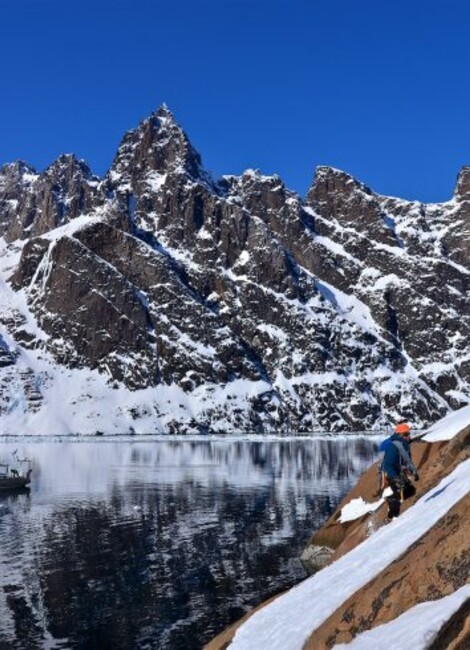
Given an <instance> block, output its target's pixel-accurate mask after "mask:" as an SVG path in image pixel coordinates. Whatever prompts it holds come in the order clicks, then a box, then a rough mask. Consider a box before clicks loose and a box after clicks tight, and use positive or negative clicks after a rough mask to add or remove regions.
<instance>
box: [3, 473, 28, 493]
mask: <svg viewBox="0 0 470 650" xmlns="http://www.w3.org/2000/svg"><path fill="white" fill-rule="evenodd" d="M29 483H30V478H29V476H7V477H1V476H0V490H16V489H17V488H23V487H26V485H28V484H29Z"/></svg>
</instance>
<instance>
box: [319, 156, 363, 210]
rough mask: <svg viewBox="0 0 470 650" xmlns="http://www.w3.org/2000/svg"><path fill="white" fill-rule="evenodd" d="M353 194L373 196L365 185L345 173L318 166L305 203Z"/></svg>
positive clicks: (333, 168)
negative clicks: (332, 196)
mask: <svg viewBox="0 0 470 650" xmlns="http://www.w3.org/2000/svg"><path fill="white" fill-rule="evenodd" d="M355 192H361V193H363V194H365V195H368V196H370V195H372V194H373V192H372V190H370V188H368V187H367V185H364V183H361V182H360V181H358V180H356V179H355V178H354V176H351V175H350V174H348V173H347V172H344V171H342V170H340V169H336V168H335V167H329V166H327V165H320V166H318V167H317V168H316V170H315V175H314V179H313V183H312V186H311V188H310V190H309V192H308V194H307V203H309V204H311V203H316V202H318V201H322V200H324V199H325V197H327V196H330V195H332V194H333V195H334V194H337V193H340V194H342V195H349V194H352V193H355Z"/></svg>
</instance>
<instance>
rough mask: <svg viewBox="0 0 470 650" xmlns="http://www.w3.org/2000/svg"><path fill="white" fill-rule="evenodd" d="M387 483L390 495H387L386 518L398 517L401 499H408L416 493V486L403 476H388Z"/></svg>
mask: <svg viewBox="0 0 470 650" xmlns="http://www.w3.org/2000/svg"><path fill="white" fill-rule="evenodd" d="M388 484H389V486H390V488H391V490H392V495H391V496H389V497H387V503H388V518H389V519H392V517H398V515H399V514H400V507H401V502H402V499H409V497H412V496H413V495H414V494H416V488H415V486H414V485H412V484H411V483H410V482H409V481H408V479H406V478H405V477H398V478H389V479H388Z"/></svg>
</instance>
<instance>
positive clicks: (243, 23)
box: [0, 0, 470, 201]
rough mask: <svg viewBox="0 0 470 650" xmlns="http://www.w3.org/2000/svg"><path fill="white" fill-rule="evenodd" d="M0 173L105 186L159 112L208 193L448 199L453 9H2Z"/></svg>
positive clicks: (295, 0)
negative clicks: (343, 178) (324, 175)
mask: <svg viewBox="0 0 470 650" xmlns="http://www.w3.org/2000/svg"><path fill="white" fill-rule="evenodd" d="M0 16H1V22H2V38H1V40H0V80H1V88H2V101H1V104H0V116H1V119H0V164H3V163H5V162H10V161H12V160H16V159H23V160H27V161H28V162H30V163H31V164H32V165H33V166H35V167H36V168H38V169H43V168H44V167H45V166H47V165H48V164H49V163H50V162H52V160H53V159H55V158H56V157H57V156H58V155H59V154H60V153H64V152H67V153H68V152H74V153H76V154H77V155H78V156H79V157H81V158H85V159H86V160H87V161H88V162H89V164H90V165H91V167H92V168H93V170H94V171H95V172H96V173H98V174H103V173H104V172H105V171H106V169H107V168H108V166H109V164H110V163H111V160H112V158H113V156H114V154H115V152H116V149H117V147H118V145H119V141H120V139H121V137H122V135H123V134H124V132H125V131H126V130H128V129H131V128H133V127H134V126H136V124H137V123H138V122H139V121H140V120H141V119H143V118H144V117H146V116H147V115H148V114H150V113H151V112H152V111H153V110H154V109H155V108H157V107H158V106H159V105H160V104H161V103H162V102H166V103H167V104H168V106H169V107H170V109H171V110H172V111H173V112H174V114H175V116H176V119H177V120H178V122H179V123H180V124H181V125H182V127H183V128H184V129H185V131H186V132H187V133H188V135H189V137H190V139H191V141H192V143H193V145H194V146H195V147H196V149H198V151H199V152H200V153H201V155H202V158H203V162H204V164H205V167H206V168H207V169H209V170H210V171H211V172H212V173H213V174H214V175H215V176H216V177H218V176H220V175H222V174H231V173H235V174H238V173H241V172H242V171H243V170H244V169H246V168H249V167H251V168H259V169H260V170H261V171H262V172H263V173H266V174H270V173H278V174H279V175H280V176H281V177H282V178H283V179H284V181H285V182H286V184H287V185H288V186H289V187H290V188H292V189H294V190H297V191H298V192H300V193H301V194H305V193H306V191H307V189H308V187H309V185H310V183H311V181H312V177H313V172H314V168H315V166H316V165H332V166H334V167H338V168H340V169H344V170H345V171H348V172H350V173H351V174H353V175H355V176H356V177H357V178H359V179H360V180H362V181H363V182H365V183H366V184H368V185H369V186H371V187H372V188H373V189H375V190H376V191H378V192H381V193H384V194H391V195H397V196H403V197H404V198H410V199H419V200H422V201H439V200H446V199H448V198H449V197H450V195H451V193H452V190H453V187H454V184H455V178H456V175H457V172H458V170H459V168H460V167H461V166H462V165H464V164H470V117H469V115H470V110H469V108H470V46H469V45H468V25H469V24H470V3H468V2H467V1H466V0H442V1H437V0H393V1H392V0H388V1H386V0H355V1H350V2H346V1H344V0H336V1H335V0H322V1H321V2H317V1H316V0H309V1H307V0H286V1H284V0H271V1H267V0H115V1H114V2H111V1H108V0H93V1H91V0H60V1H59V0H0Z"/></svg>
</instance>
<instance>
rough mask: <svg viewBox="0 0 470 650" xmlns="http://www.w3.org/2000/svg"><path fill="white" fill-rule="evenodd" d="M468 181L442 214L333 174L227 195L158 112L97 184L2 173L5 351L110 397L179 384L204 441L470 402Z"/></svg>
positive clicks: (361, 425)
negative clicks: (25, 352)
mask: <svg viewBox="0 0 470 650" xmlns="http://www.w3.org/2000/svg"><path fill="white" fill-rule="evenodd" d="M469 179H470V172H469V168H467V167H464V168H463V169H462V171H461V173H460V175H459V178H458V181H457V186H456V191H455V196H454V198H453V199H452V200H451V201H449V202H447V203H442V204H433V205H425V204H420V203H417V202H407V201H402V200H399V199H395V198H389V197H383V196H379V195H377V194H375V193H374V192H373V191H372V190H370V189H369V188H367V187H366V186H365V185H363V184H361V183H359V182H358V181H356V180H355V179H353V178H352V177H350V176H348V175H347V174H346V173H344V172H341V171H338V170H335V169H332V168H329V167H320V168H318V169H317V172H316V175H315V179H314V182H313V185H312V187H311V189H310V191H309V192H308V196H307V198H306V200H305V201H302V200H301V199H300V197H299V196H298V195H296V194H295V193H293V192H291V191H289V190H288V189H287V188H286V187H285V186H284V184H283V182H282V181H281V179H280V178H279V177H277V176H272V177H266V176H263V175H261V174H260V173H259V172H257V171H251V170H249V171H247V172H245V173H244V174H243V175H242V176H240V177H235V176H226V177H223V178H222V179H220V180H219V181H215V180H214V179H212V178H211V177H210V175H209V174H208V173H207V172H205V171H204V168H203V166H202V162H201V158H200V156H199V154H198V153H197V152H196V151H195V150H194V148H193V147H192V145H191V144H190V142H189V140H188V138H187V136H186V134H185V133H184V132H183V130H182V129H181V128H180V127H179V125H178V124H177V123H176V121H175V119H174V117H173V115H172V114H171V113H170V111H169V110H168V109H167V108H166V107H165V106H163V107H162V108H160V109H159V110H158V111H157V112H156V113H154V114H152V115H151V116H150V117H149V118H148V119H146V120H144V121H143V122H142V123H141V124H140V125H139V126H138V127H137V128H136V129H135V130H133V131H130V132H129V133H127V134H126V135H125V137H124V139H123V141H122V143H121V145H120V147H119V149H118V152H117V154H116V157H115V159H114V162H113V163H112V166H111V168H110V170H109V172H108V173H107V175H106V176H105V177H104V178H103V179H98V178H97V177H95V176H94V175H93V174H92V173H91V171H90V169H89V168H88V166H87V165H86V164H85V163H84V162H83V161H78V160H77V159H76V158H75V157H74V156H71V155H64V156H61V157H60V158H59V159H58V160H57V161H56V162H54V163H53V164H52V165H50V167H48V168H47V169H46V170H45V171H44V172H42V173H37V172H35V171H34V170H33V169H32V168H31V167H29V166H28V165H26V164H25V163H22V162H19V163H13V164H10V165H6V166H4V167H3V168H2V169H1V170H0V234H1V235H2V236H3V240H4V242H5V245H4V247H3V249H2V250H3V255H4V256H6V257H5V259H7V258H8V259H10V260H13V261H11V263H10V264H9V265H8V264H6V263H5V264H3V268H4V271H3V273H2V277H3V278H4V280H5V281H7V284H6V285H5V290H6V291H7V290H8V291H10V290H12V291H13V292H14V293H13V294H12V295H13V299H14V300H16V297H21V300H20V301H19V302H21V306H20V307H19V308H18V309H17V312H19V314H20V316H21V314H22V318H24V319H26V320H27V321H28V323H29V324H30V325H29V329H28V327H26V329H25V327H24V325H20V324H19V323H18V322H15V318H13V317H12V313H11V308H10V307H9V308H8V310H7V312H8V313H4V314H3V316H2V323H3V324H2V328H3V329H0V335H1V334H2V332H3V333H4V335H5V336H6V337H10V339H9V340H10V342H11V345H12V346H15V345H17V346H18V349H20V350H21V349H23V348H24V347H25V346H26V348H28V346H29V348H30V349H31V348H32V349H40V350H41V351H42V354H43V356H44V355H46V356H47V355H49V356H50V357H51V358H52V359H53V360H54V361H53V362H55V363H57V364H60V367H63V368H78V369H80V368H82V369H95V370H97V371H99V372H100V373H102V374H103V375H104V376H105V377H107V378H108V379H109V382H110V386H116V385H117V384H119V385H124V386H126V387H127V388H129V389H131V390H133V391H137V390H139V389H151V388H156V389H158V388H159V387H160V388H161V387H164V386H178V387H179V388H180V389H181V390H182V391H183V393H184V394H185V395H186V396H190V397H191V400H192V402H191V403H192V404H194V403H196V402H197V404H198V407H197V409H196V410H195V408H194V407H191V408H192V411H191V412H192V414H193V416H194V417H195V418H196V419H197V420H198V423H199V424H198V425H199V426H204V427H205V426H207V427H209V428H210V427H213V426H214V425H215V423H216V422H218V421H220V416H221V413H223V414H224V418H225V420H224V421H225V423H226V424H225V425H224V427H225V428H234V429H240V428H241V429H245V430H257V431H266V430H281V429H289V430H295V431H312V430H318V429H321V430H324V429H327V430H341V429H349V430H351V429H355V430H365V429H371V428H380V427H383V426H384V425H386V424H387V423H389V422H390V421H393V420H394V419H396V418H397V417H399V416H403V417H408V418H410V419H411V420H412V421H413V422H414V423H415V425H416V426H421V425H424V424H427V423H430V422H431V421H433V420H435V419H437V418H438V417H439V416H442V415H443V414H445V413H446V412H447V411H449V410H451V409H454V408H457V407H459V406H462V405H464V404H467V403H469V402H470V360H469V358H468V353H467V350H468V346H469V343H470V319H469V313H470V301H469V299H468V295H469V291H468V290H469V288H470V262H469V260H470V258H469V254H468V253H469V251H468V247H469V245H470V231H469V229H468V226H467V224H468V222H469V220H470V180H469ZM15 250H16V251H17V255H16V257H15V256H14V254H13V251H15ZM20 252H21V255H20V256H19V257H18V255H19V253H20ZM8 256H10V257H8ZM18 300H19V298H18ZM10 303H11V300H10ZM18 304H19V303H18ZM25 310H26V311H25ZM26 312H27V313H26ZM20 320H21V318H20ZM32 321H34V327H32V326H31V322H32ZM28 338H29V340H26V339H28ZM33 365H34V364H33ZM31 370H32V372H34V371H35V368H31ZM221 387H222V392H221ZM241 387H242V388H241ZM242 394H243V395H242ZM221 395H222V396H223V397H221ZM230 395H231V399H229V396H230ZM241 396H242V398H241V399H238V398H237V397H241ZM201 400H202V401H204V402H205V404H204V406H203V407H202V406H201V404H202V401H201ZM155 408H156V410H157V411H158V408H157V406H156V407H155ZM185 408H186V407H185ZM196 413H197V417H196ZM187 415H188V408H186V410H185V416H184V417H185V418H186V420H188V418H187ZM156 417H158V414H157V415H156ZM194 417H193V419H194ZM183 419H184V418H183ZM189 419H191V418H189ZM227 423H228V424H227ZM174 426H175V427H176V428H177V429H178V428H181V427H183V429H184V428H185V426H183V420H182V419H181V418H179V419H178V416H175V420H174Z"/></svg>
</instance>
